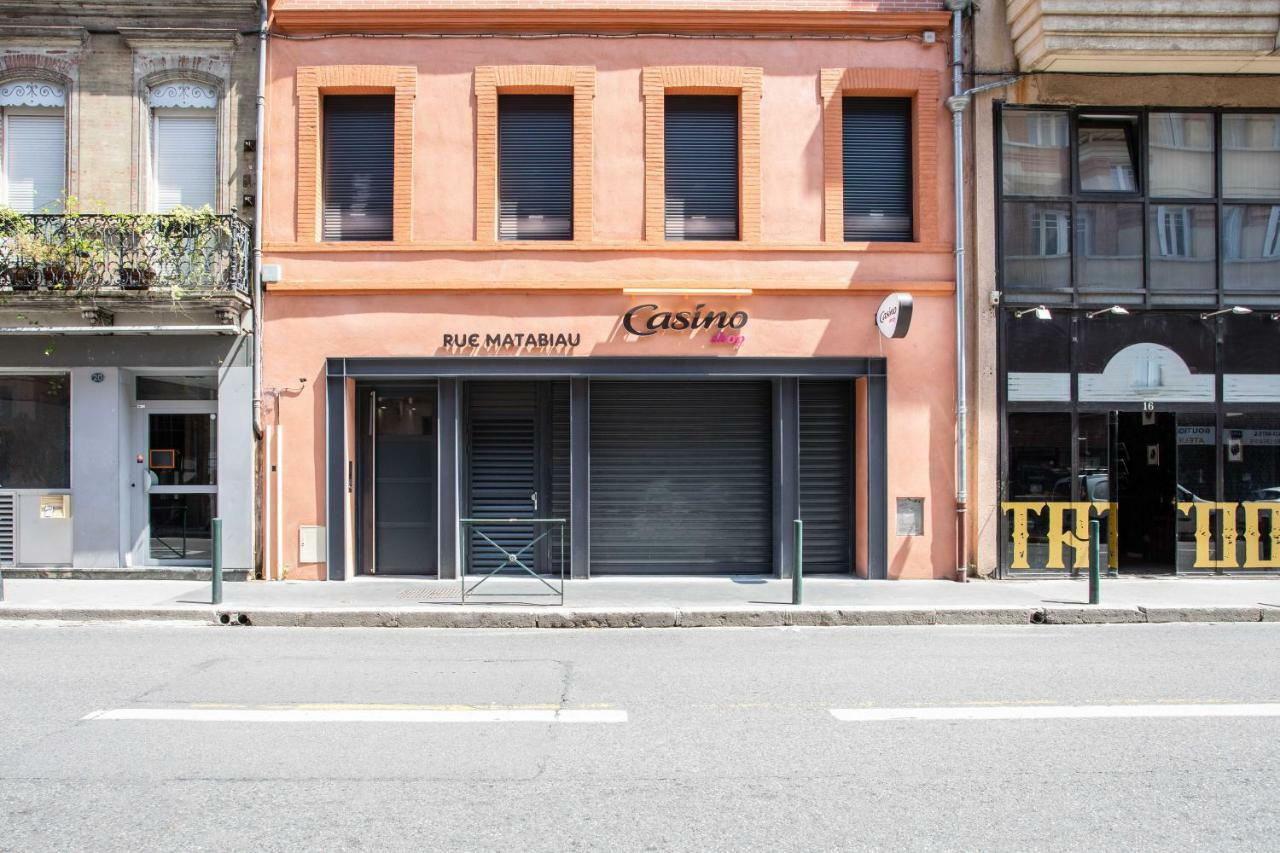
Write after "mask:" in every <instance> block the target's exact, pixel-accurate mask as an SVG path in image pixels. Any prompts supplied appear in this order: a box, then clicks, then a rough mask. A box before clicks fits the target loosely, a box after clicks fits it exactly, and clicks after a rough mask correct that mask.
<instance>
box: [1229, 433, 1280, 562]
mask: <svg viewBox="0 0 1280 853" xmlns="http://www.w3.org/2000/svg"><path fill="white" fill-rule="evenodd" d="M1224 427H1225V430H1224V432H1223V436H1222V442H1223V445H1224V447H1223V469H1222V484H1223V485H1222V487H1223V496H1222V497H1223V500H1224V501H1226V502H1228V503H1238V504H1240V505H1239V506H1238V507H1237V508H1236V529H1235V531H1234V532H1235V550H1236V553H1235V559H1234V561H1232V559H1231V557H1232V555H1231V542H1230V541H1226V542H1224V543H1223V546H1224V547H1223V566H1222V568H1224V569H1225V570H1227V571H1231V570H1232V569H1234V568H1249V569H1260V568H1271V569H1275V568H1280V559H1278V558H1280V530H1277V529H1276V527H1277V525H1276V524H1275V521H1276V519H1275V518H1274V517H1273V514H1272V510H1274V509H1277V508H1280V416H1277V415H1274V414H1240V413H1236V412H1227V416H1226V421H1225V423H1224ZM1248 504H1253V506H1248ZM1227 533H1228V531H1224V536H1225V535H1226V534H1227ZM1268 564H1269V565H1268Z"/></svg>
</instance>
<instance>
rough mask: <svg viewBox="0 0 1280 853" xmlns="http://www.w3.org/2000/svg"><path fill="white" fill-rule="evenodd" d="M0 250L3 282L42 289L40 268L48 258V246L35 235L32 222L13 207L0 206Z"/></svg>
mask: <svg viewBox="0 0 1280 853" xmlns="http://www.w3.org/2000/svg"><path fill="white" fill-rule="evenodd" d="M0 250H2V251H3V255H4V265H3V275H4V280H5V281H6V282H7V283H8V284H9V286H10V287H12V288H13V289H14V290H35V289H36V288H37V287H39V285H40V265H41V263H43V262H44V260H45V259H46V258H47V254H48V245H47V244H46V243H45V242H44V241H43V240H41V239H40V238H39V237H37V236H36V234H35V227H34V226H33V225H32V223H31V220H30V219H29V218H28V217H27V216H25V215H24V214H21V213H19V212H18V211H16V210H14V209H13V208H11V207H0Z"/></svg>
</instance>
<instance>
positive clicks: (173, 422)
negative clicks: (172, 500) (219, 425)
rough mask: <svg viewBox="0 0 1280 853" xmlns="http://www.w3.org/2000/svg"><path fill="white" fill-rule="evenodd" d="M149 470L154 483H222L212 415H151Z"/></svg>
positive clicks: (179, 484) (196, 484)
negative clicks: (219, 480) (218, 474)
mask: <svg viewBox="0 0 1280 853" xmlns="http://www.w3.org/2000/svg"><path fill="white" fill-rule="evenodd" d="M149 429H150V432H149V436H148V445H147V446H148V448H149V450H148V457H149V458H148V459H147V471H148V474H149V476H150V477H151V485H153V486H211V485H214V484H215V483H217V482H218V480H217V470H218V464H217V463H218V457H217V454H218V451H217V431H216V426H215V422H214V419H213V416H212V415H207V414H186V415H151V417H150V419H149Z"/></svg>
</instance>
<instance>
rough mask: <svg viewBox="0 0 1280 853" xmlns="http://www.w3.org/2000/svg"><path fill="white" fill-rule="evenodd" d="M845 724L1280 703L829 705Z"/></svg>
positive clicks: (1179, 712) (1110, 715) (1251, 709)
mask: <svg viewBox="0 0 1280 853" xmlns="http://www.w3.org/2000/svg"><path fill="white" fill-rule="evenodd" d="M830 710H831V716H833V717H835V718H836V719H837V720H840V721H841V722H845V723H877V722H886V721H892V720H1105V719H1123V718H1140V717H1157V718H1160V717H1163V718H1176V717H1280V703H1269V704H1257V705H1225V704H1224V705H1215V704H1203V705H986V706H970V705H961V706H956V707H935V708H832V709H830Z"/></svg>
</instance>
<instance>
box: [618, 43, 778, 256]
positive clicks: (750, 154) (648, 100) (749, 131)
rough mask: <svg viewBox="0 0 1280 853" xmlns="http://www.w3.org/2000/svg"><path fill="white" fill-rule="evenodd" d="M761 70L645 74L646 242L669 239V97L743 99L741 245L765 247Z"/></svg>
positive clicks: (693, 68) (678, 69)
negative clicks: (762, 235)
mask: <svg viewBox="0 0 1280 853" xmlns="http://www.w3.org/2000/svg"><path fill="white" fill-rule="evenodd" d="M763 77H764V72H763V70H762V69H760V68H743V67H738V66H732V65H667V66H658V67H652V68H646V69H644V71H643V72H642V73H641V87H642V91H643V93H644V238H645V240H647V241H653V242H661V241H663V240H665V239H666V211H665V208H666V162H665V161H666V109H665V105H666V96H667V95H737V96H738V233H739V235H740V240H739V242H742V243H759V242H760V92H761V82H762V80H763Z"/></svg>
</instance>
